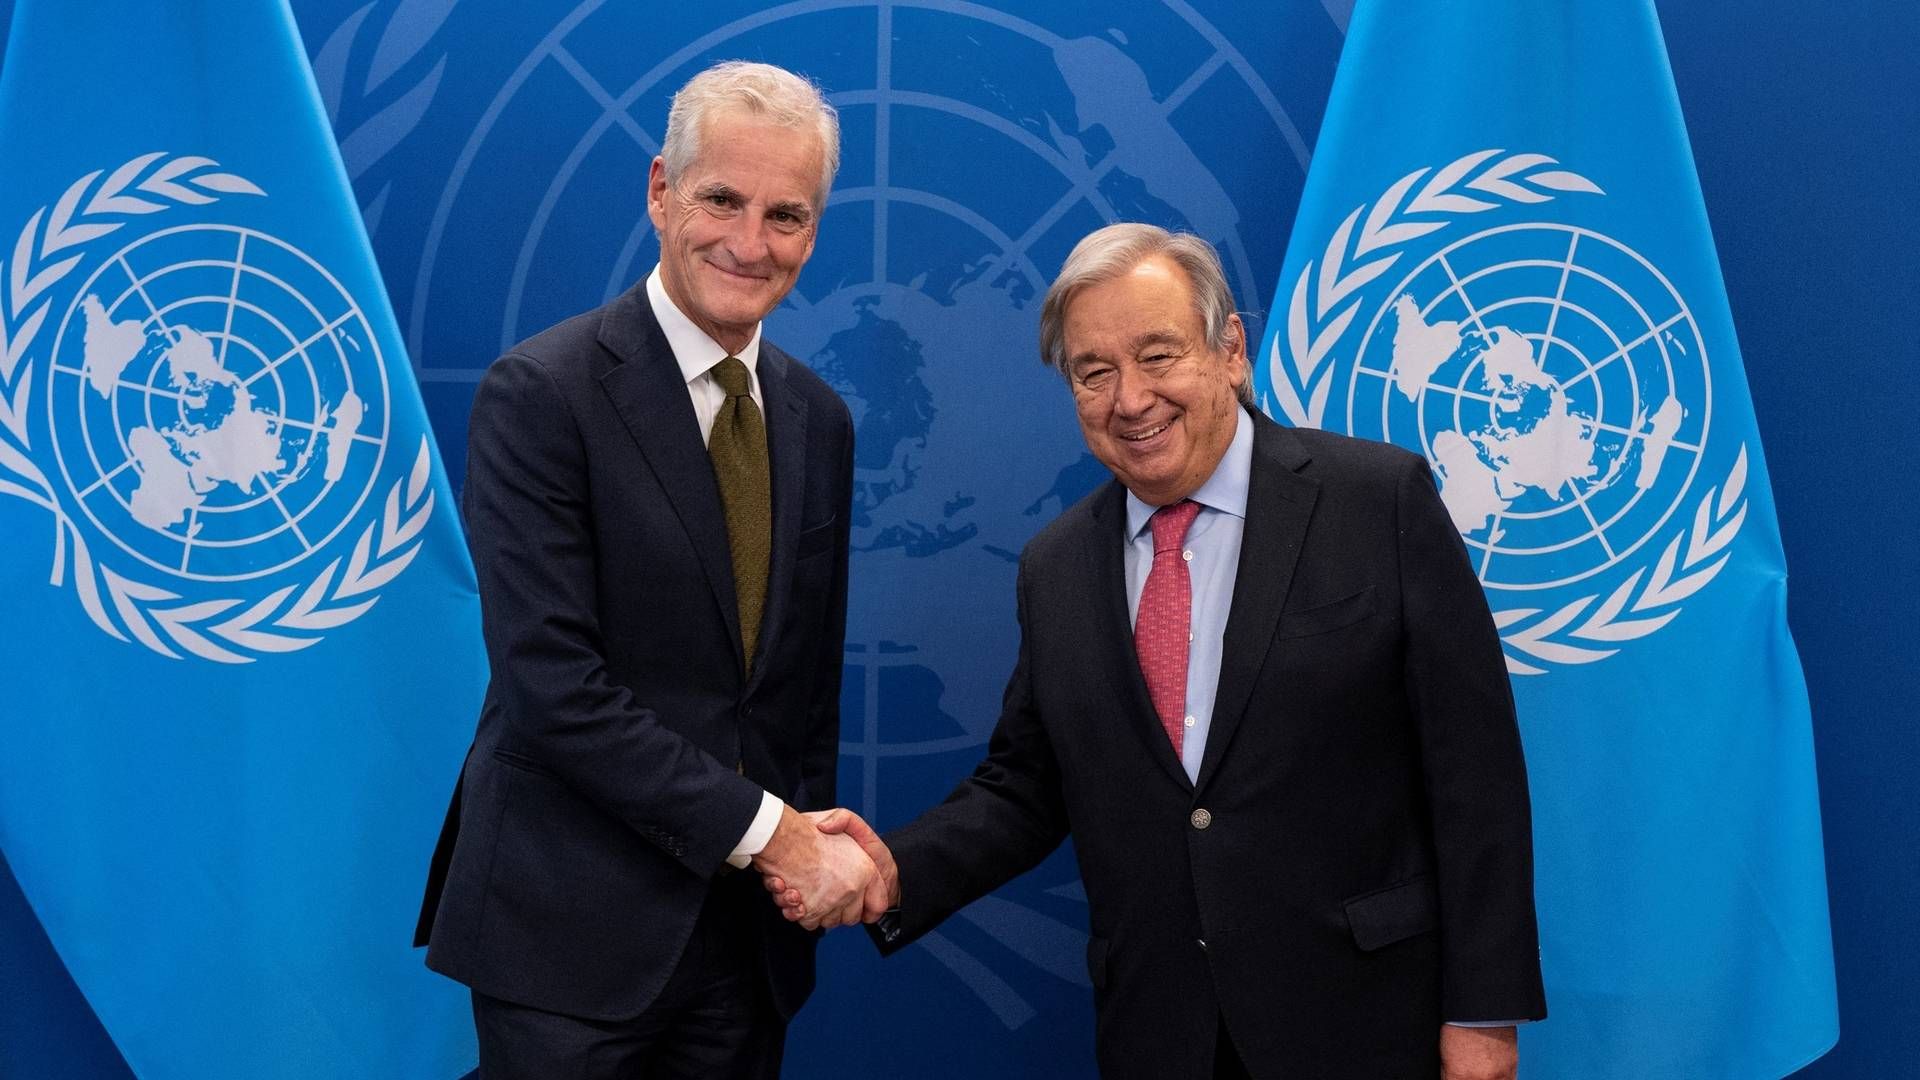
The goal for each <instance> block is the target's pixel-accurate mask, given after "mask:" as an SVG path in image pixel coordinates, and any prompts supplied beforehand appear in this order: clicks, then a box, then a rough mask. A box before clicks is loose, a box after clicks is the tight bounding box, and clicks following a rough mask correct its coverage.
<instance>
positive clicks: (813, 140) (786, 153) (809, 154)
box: [675, 105, 826, 200]
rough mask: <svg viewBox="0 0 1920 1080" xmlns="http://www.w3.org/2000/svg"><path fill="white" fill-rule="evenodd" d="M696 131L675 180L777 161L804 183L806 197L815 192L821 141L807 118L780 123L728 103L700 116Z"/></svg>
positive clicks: (715, 176)
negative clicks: (683, 167)
mask: <svg viewBox="0 0 1920 1080" xmlns="http://www.w3.org/2000/svg"><path fill="white" fill-rule="evenodd" d="M696 135H697V137H696V139H695V141H694V147H693V157H692V160H691V161H689V162H688V163H687V169H686V175H685V176H682V177H676V178H675V179H676V180H677V181H682V182H684V181H688V180H701V181H706V180H721V181H727V180H728V179H729V177H728V176H727V175H726V174H728V173H729V172H732V171H733V170H735V169H738V168H741V167H752V166H767V165H781V166H786V167H788V168H790V169H791V170H792V171H793V172H794V174H795V175H794V182H795V183H798V184H802V185H803V186H804V187H805V188H806V192H805V193H806V195H807V197H808V198H809V199H810V200H811V199H812V198H814V197H816V196H817V195H818V193H819V185H820V182H821V179H822V176H823V173H824V171H825V168H826V147H825V146H824V145H823V142H824V140H823V139H822V137H821V134H820V132H819V130H818V128H817V127H815V126H814V125H813V124H809V123H800V124H783V123H779V122H777V121H775V120H774V119H773V118H772V117H770V116H767V115H766V114H764V113H760V112H756V111H754V110H753V109H750V108H747V107H745V106H737V105H729V106H721V107H718V108H715V109H714V110H713V111H712V112H710V113H708V114H707V115H706V116H705V117H704V118H702V121H701V124H700V127H699V128H698V129H697V132H696Z"/></svg>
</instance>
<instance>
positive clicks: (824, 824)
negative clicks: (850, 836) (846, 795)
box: [813, 807, 853, 833]
mask: <svg viewBox="0 0 1920 1080" xmlns="http://www.w3.org/2000/svg"><path fill="white" fill-rule="evenodd" d="M852 817H853V811H851V810H847V809H845V808H844V807H836V808H834V809H832V810H827V811H824V812H822V813H821V814H820V816H819V817H817V818H814V819H813V824H814V827H815V828H817V829H819V830H820V831H821V832H823V833H843V832H846V831H847V826H848V825H849V824H851V822H850V821H849V819H850V818H852Z"/></svg>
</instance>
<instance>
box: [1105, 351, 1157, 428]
mask: <svg viewBox="0 0 1920 1080" xmlns="http://www.w3.org/2000/svg"><path fill="white" fill-rule="evenodd" d="M1149 382H1150V380H1149V379H1148V378H1147V375H1146V373H1145V372H1143V371H1141V370H1140V368H1139V366H1138V365H1136V364H1126V363H1123V364H1120V365H1119V366H1117V367H1115V368H1114V372H1113V411H1114V412H1116V413H1118V414H1119V415H1121V416H1123V417H1133V416H1141V415H1144V414H1145V413H1146V411H1147V410H1148V409H1151V408H1153V397H1154V395H1153V388H1152V387H1151V386H1150V385H1148V384H1149Z"/></svg>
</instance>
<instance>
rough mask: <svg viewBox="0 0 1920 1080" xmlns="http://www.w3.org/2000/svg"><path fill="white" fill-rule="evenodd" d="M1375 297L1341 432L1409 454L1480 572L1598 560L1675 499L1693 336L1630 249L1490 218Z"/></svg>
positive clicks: (1696, 458)
mask: <svg viewBox="0 0 1920 1080" xmlns="http://www.w3.org/2000/svg"><path fill="white" fill-rule="evenodd" d="M1382 295H1383V296H1384V297H1385V298H1386V299H1385V302H1384V303H1383V304H1382V305H1381V306H1380V307H1379V308H1378V309H1377V310H1376V312H1375V313H1374V315H1373V317H1372V321H1371V323H1370V324H1369V325H1368V326H1367V328H1366V330H1365V332H1364V334H1363V335H1362V337H1361V338H1360V341H1359V344H1358V348H1357V354H1356V360H1355V362H1354V364H1353V367H1352V369H1351V370H1350V372H1349V374H1348V379H1347V387H1346V390H1347V393H1346V413H1347V415H1346V422H1347V425H1348V427H1347V430H1349V431H1350V432H1352V433H1354V434H1357V435H1362V436H1367V437H1372V438H1378V439H1384V440H1388V441H1393V442H1397V443H1399V444H1401V445H1403V446H1408V447H1416V448H1418V449H1419V450H1421V451H1422V452H1423V453H1425V455H1426V457H1427V460H1428V461H1429V462H1430V463H1431V464H1432V466H1433V470H1434V473H1435V477H1436V479H1437V480H1438V482H1439V485H1440V493H1441V498H1442V500H1443V501H1444V502H1445V503H1446V506H1447V510H1448V512H1449V513H1450V514H1451V515H1452V518H1453V522H1454V525H1455V526H1456V527H1457V528H1458V529H1459V530H1460V532H1461V535H1462V537H1463V538H1464V539H1465V541H1466V543H1467V546H1468V548H1469V552H1470V554H1471V556H1472V558H1473V561H1474V564H1475V568H1476V570H1477V572H1478V574H1479V577H1480V580H1481V582H1482V583H1483V584H1484V585H1485V586H1486V587H1487V588H1489V589H1494V590H1500V589H1505V590H1520V591H1526V590H1538V589H1551V588H1557V587H1560V586H1564V585H1568V584H1571V583H1573V582H1578V581H1581V580H1583V579H1587V578H1590V577H1593V576H1594V575H1597V574H1601V573H1603V572H1605V571H1607V570H1609V569H1610V568H1613V567H1615V566H1619V565H1621V564H1622V563H1623V562H1627V561H1629V560H1630V558H1631V557H1632V556H1634V555H1635V554H1636V553H1637V552H1640V551H1641V549H1642V548H1643V547H1645V545H1647V544H1648V542H1649V541H1652V540H1655V539H1657V538H1659V537H1661V536H1662V535H1664V533H1663V530H1664V529H1665V526H1666V525H1667V523H1668V521H1669V519H1670V518H1671V517H1672V516H1673V514H1674V513H1675V512H1676V511H1677V510H1680V509H1682V508H1683V507H1685V506H1687V498H1686V496H1687V493H1688V491H1689V489H1690V487H1691V486H1692V485H1693V482H1694V479H1695V476H1696V474H1697V473H1698V471H1699V469H1700V463H1701V461H1702V459H1703V457H1704V454H1705V448H1706V445H1707V440H1708V433H1709V429H1710V427H1711V420H1712V386H1711V380H1710V376H1709V369H1708V365H1707V355H1706V348H1705V344H1704V342H1703V341H1702V339H1701V335H1700V330H1699V327H1698V326H1697V325H1696V324H1695V321H1694V318H1693V315H1692V313H1691V312H1690V311H1689V310H1688V307H1687V304H1686V302H1685V300H1684V299H1683V298H1682V297H1681V296H1680V294H1679V293H1678V292H1677V291H1676V290H1675V289H1674V287H1673V285H1672V283H1671V282H1670V281H1669V280H1668V279H1667V278H1666V276H1665V275H1663V274H1662V273H1661V272H1660V271H1659V270H1658V269H1657V268H1656V267H1654V266H1653V265H1652V264H1651V263H1650V262H1648V261H1647V260H1646V259H1645V258H1643V257H1642V256H1640V255H1639V254H1638V253H1636V252H1635V251H1633V250H1632V249H1630V248H1628V247H1626V246H1625V245H1623V244H1621V243H1619V242H1618V241H1615V240H1613V239H1611V238H1609V237H1606V236H1604V235H1602V234H1600V233H1597V232H1594V231H1592V230H1589V229H1585V228H1581V227H1578V226H1574V225H1566V224H1547V223H1532V224H1514V225H1506V226H1502V227H1499V228H1493V229H1487V230H1484V231H1482V232H1478V233H1475V234H1472V235H1470V236H1465V237H1463V238H1461V239H1459V240H1456V241H1454V242H1453V243H1451V244H1449V245H1447V246H1446V247H1444V248H1442V249H1441V250H1439V251H1437V252H1435V253H1433V254H1432V255H1429V256H1427V257H1426V258H1425V259H1424V260H1423V261H1421V262H1420V263H1418V264H1417V265H1416V266H1414V268H1413V269H1412V270H1411V271H1409V272H1408V273H1407V274H1406V275H1405V276H1404V277H1403V278H1401V279H1400V280H1399V282H1398V283H1397V284H1395V285H1394V286H1393V287H1392V288H1391V289H1390V290H1387V291H1385V292H1384V293H1382ZM1638 561H1639V560H1634V562H1635V563H1636V564H1637V562H1638Z"/></svg>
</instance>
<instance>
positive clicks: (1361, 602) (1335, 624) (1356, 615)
mask: <svg viewBox="0 0 1920 1080" xmlns="http://www.w3.org/2000/svg"><path fill="white" fill-rule="evenodd" d="M1377 592H1378V590H1376V589H1375V588H1374V586H1371V585H1369V586H1367V587H1366V588H1364V589H1361V590H1360V591H1359V592H1357V593H1354V594H1353V595H1352V596H1344V597H1341V598H1340V599H1338V600H1334V601H1331V602H1329V603H1325V604H1316V605H1314V606H1313V607H1310V608H1302V609H1301V610H1299V611H1283V612H1281V613H1280V627H1279V630H1278V631H1277V633H1278V635H1279V636H1280V637H1283V638H1301V637H1312V636H1314V635H1315V634H1328V633H1332V632H1333V631H1335V630H1339V629H1343V628H1345V627H1348V626H1352V625H1353V624H1354V623H1357V622H1359V621H1361V620H1362V619H1367V618H1371V617H1372V616H1373V615H1374V614H1375V613H1376V611H1377V607H1378V604H1377V600H1376V597H1377Z"/></svg>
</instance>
